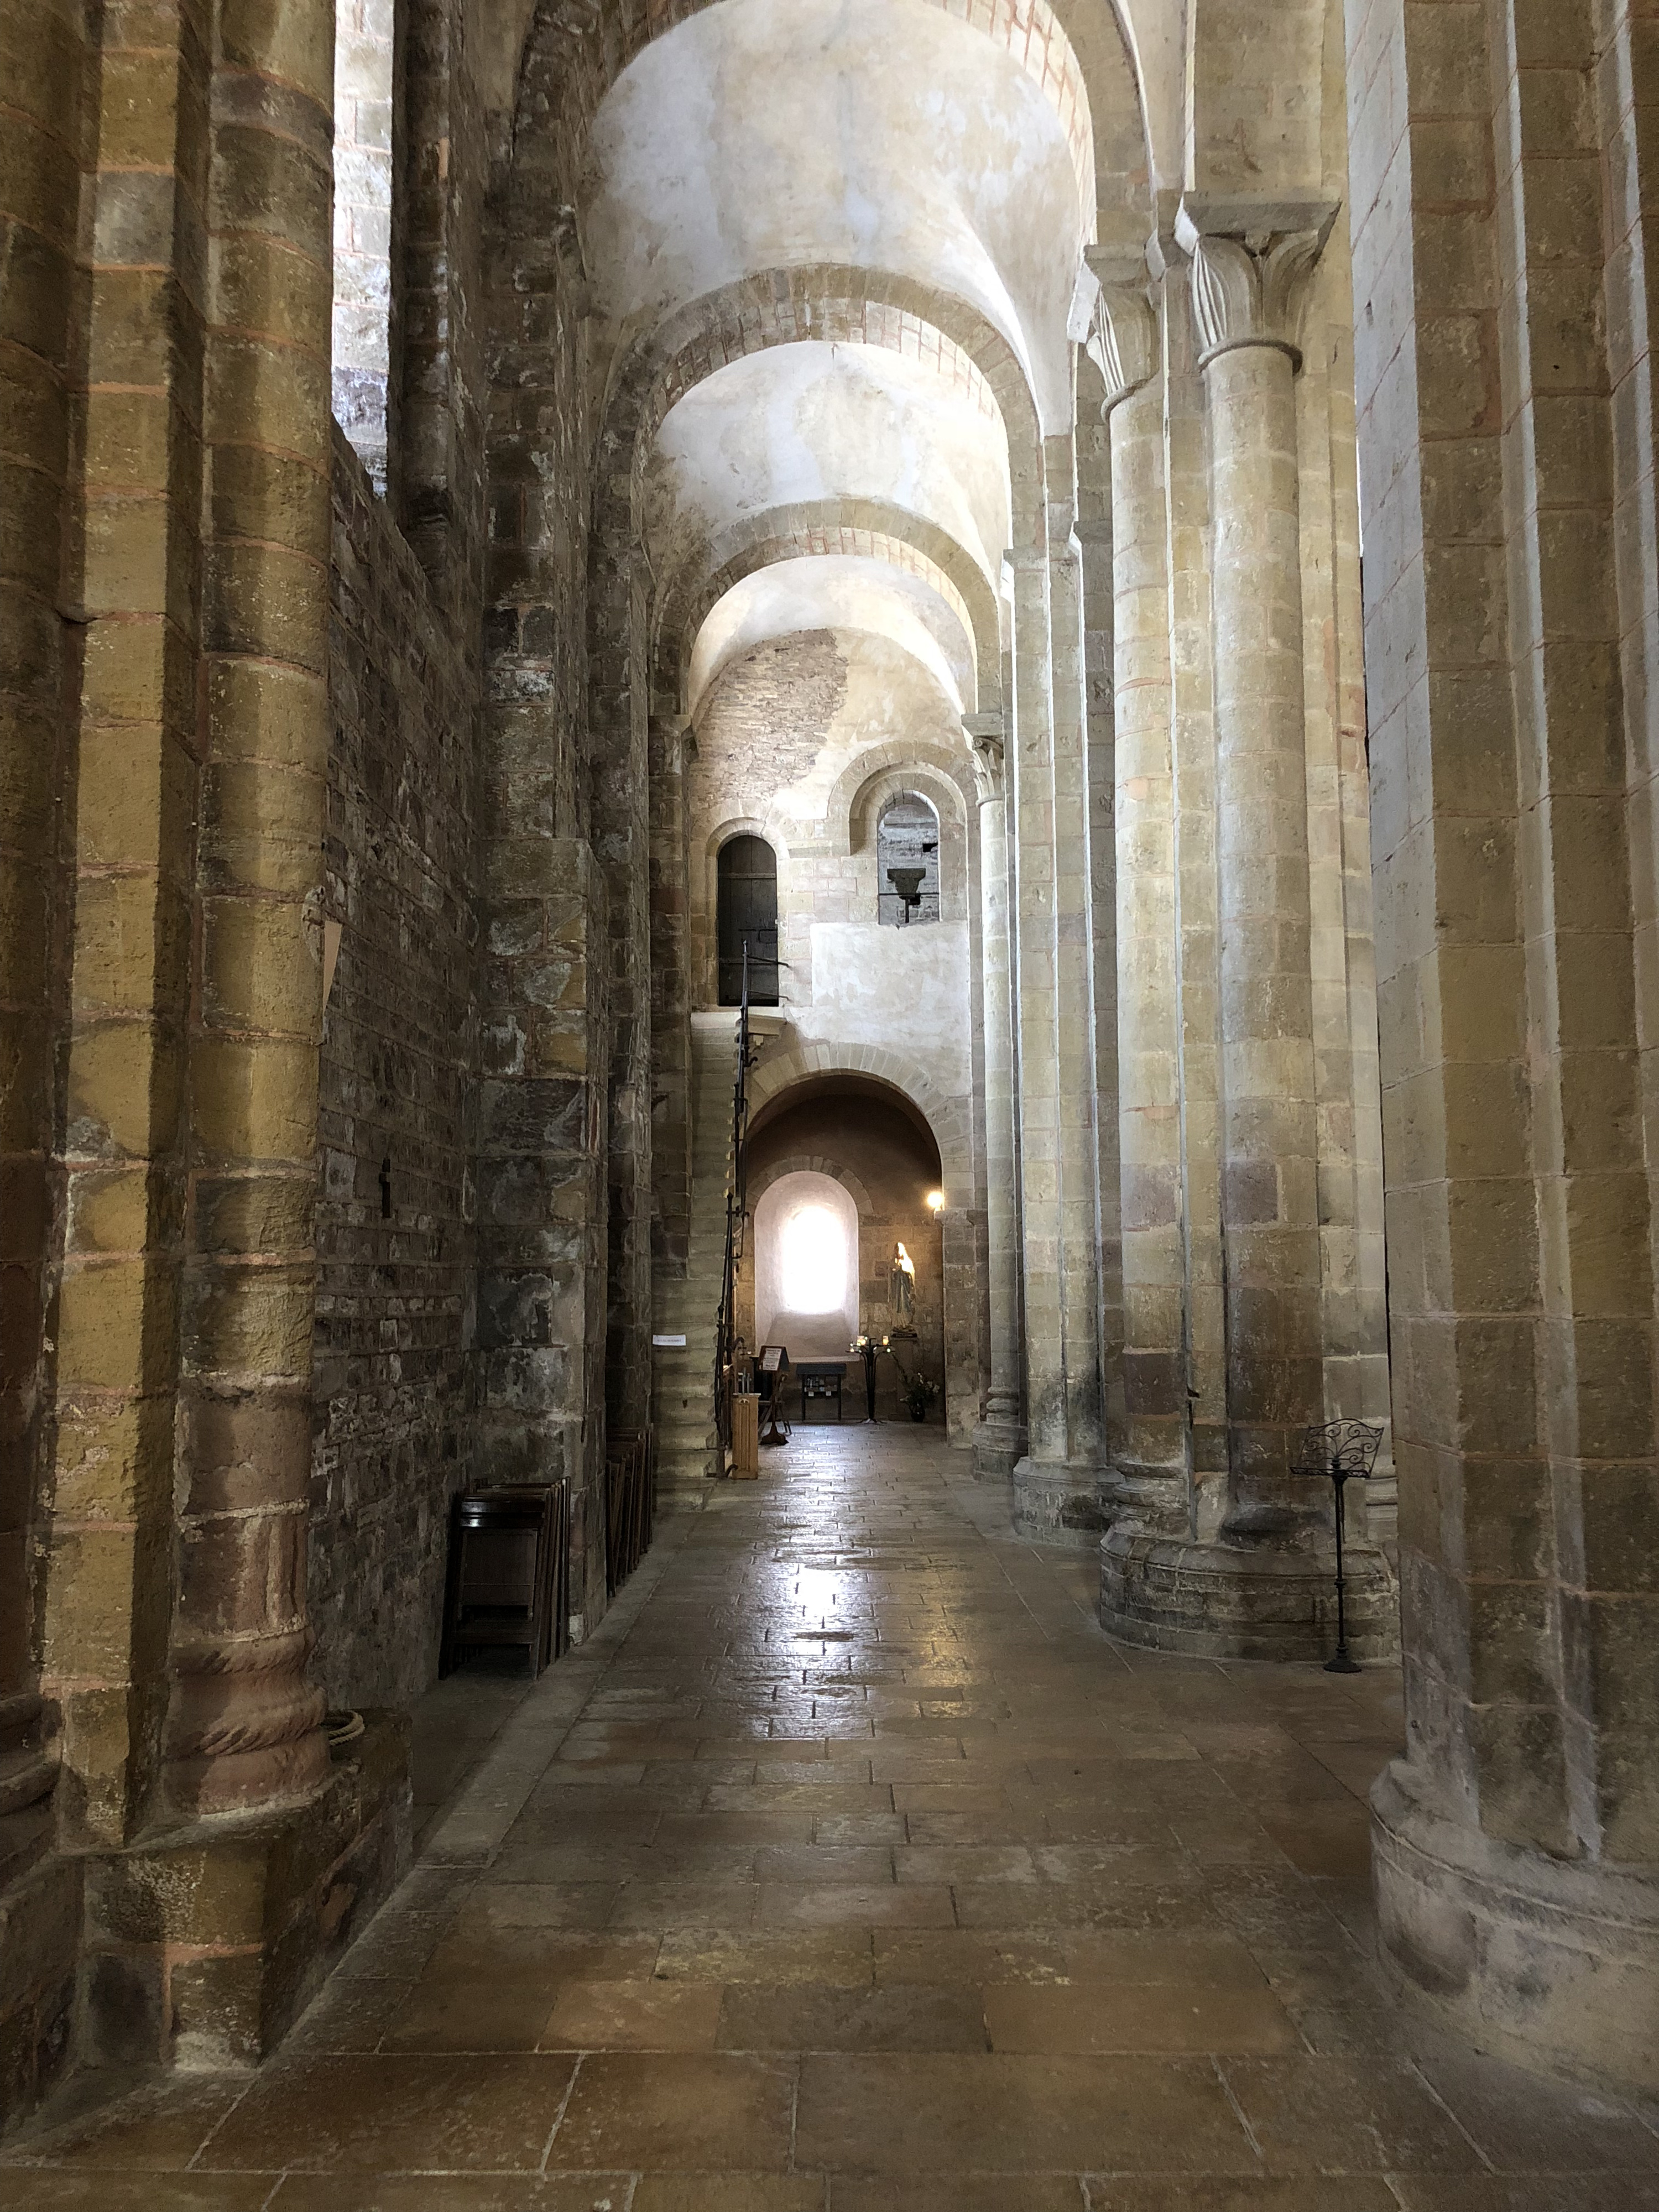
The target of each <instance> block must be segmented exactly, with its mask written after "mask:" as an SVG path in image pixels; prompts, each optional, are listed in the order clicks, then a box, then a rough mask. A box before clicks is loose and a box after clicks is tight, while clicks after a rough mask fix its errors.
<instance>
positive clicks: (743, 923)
mask: <svg viewBox="0 0 1659 2212" xmlns="http://www.w3.org/2000/svg"><path fill="white" fill-rule="evenodd" d="M716 865H717V866H718V868H719V872H720V875H719V894H718V898H717V901H716V921H717V923H718V928H719V941H720V1004H721V1006H738V1005H740V1004H741V1003H742V1000H743V956H744V951H745V950H746V951H747V952H748V954H749V1003H750V1006H776V1005H777V1003H778V862H777V855H776V854H775V853H774V852H773V850H772V848H771V847H770V846H769V844H768V843H767V842H766V840H765V838H764V837H733V838H732V839H731V840H730V841H729V842H727V843H726V844H724V845H722V846H721V847H720V859H719V861H718V862H717V864H716Z"/></svg>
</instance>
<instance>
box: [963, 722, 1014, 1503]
mask: <svg viewBox="0 0 1659 2212" xmlns="http://www.w3.org/2000/svg"><path fill="white" fill-rule="evenodd" d="M963 728H964V729H965V730H966V732H967V734H968V740H969V744H971V745H972V746H973V749H974V780H975V783H976V784H977V786H978V787H979V853H980V870H979V872H980V898H981V911H982V927H981V955H980V962H981V976H980V981H981V988H982V992H983V996H984V1002H985V1179H986V1220H987V1232H988V1244H989V1255H990V1261H989V1264H990V1283H989V1291H990V1313H991V1344H990V1352H991V1381H990V1387H989V1389H987V1392H986V1394H985V1402H984V1405H983V1407H982V1408H981V1413H980V1418H979V1424H978V1426H977V1427H976V1429H975V1432H974V1472H975V1474H977V1475H979V1476H981V1477H982V1478H987V1479H990V1478H997V1477H1005V1476H1006V1475H1009V1474H1012V1472H1013V1468H1014V1463H1015V1462H1016V1461H1017V1460H1018V1458H1019V1455H1020V1454H1021V1452H1022V1451H1023V1450H1024V1441H1025V1439H1024V1424H1023V1422H1022V1421H1021V1419H1020V1392H1019V1212H1018V1205H1017V1203H1016V1195H1015V1188H1014V1175H1015V1161H1014V1095H1013V1094H1014V1078H1013V1029H1012V1006H1011V1000H1010V995H1009V943H1008V825H1007V803H1006V796H1005V787H1004V781H1003V764H1002V716H1001V714H970V715H969V716H968V717H967V718H966V720H964V723H963Z"/></svg>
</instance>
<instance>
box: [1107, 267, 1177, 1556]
mask: <svg viewBox="0 0 1659 2212" xmlns="http://www.w3.org/2000/svg"><path fill="white" fill-rule="evenodd" d="M1091 351H1092V352H1093V353H1094V354H1095V356H1096V359H1097V365H1098V367H1099V368H1100V369H1101V373H1102V376H1103V380H1104V382H1105V386H1106V397H1105V403H1104V406H1103V414H1104V416H1105V418H1106V421H1107V423H1108V425H1109V436H1110V441H1111V469H1112V615H1113V621H1112V635H1113V647H1112V679H1113V680H1112V690H1113V712H1114V739H1115V743H1114V757H1113V768H1114V789H1113V814H1114V822H1115V831H1116V840H1117V866H1116V870H1115V876H1116V896H1117V945H1118V960H1117V1036H1118V1099H1117V1109H1118V1152H1119V1159H1120V1189H1121V1208H1122V1240H1123V1321H1124V1342H1123V1363H1124V1409H1125V1410H1124V1432H1123V1436H1122V1438H1121V1443H1120V1446H1119V1449H1118V1450H1117V1452H1116V1453H1115V1468H1114V1480H1113V1486H1112V1488H1113V1498H1114V1500H1115V1504H1117V1505H1118V1506H1119V1507H1120V1508H1124V1509H1127V1510H1132V1511H1133V1512H1134V1513H1135V1515H1136V1516H1137V1517H1138V1518H1141V1519H1149V1520H1151V1521H1152V1522H1153V1523H1154V1524H1156V1525H1158V1526H1169V1527H1180V1528H1185V1525H1186V1522H1187V1511H1188V1500H1187V1475H1188V1420H1187V1350H1186V1318H1187V1314H1186V1251H1185V1243H1184V1237H1183V1233H1182V1119H1181V1111H1182V1098H1181V975H1180V963H1179V960H1178V957H1177V952H1176V945H1177V936H1176V873H1175V867H1176V861H1175V779H1174V771H1173V763H1172V757H1171V749H1170V712H1171V684H1170V582H1169V564H1168V561H1167V558H1166V553H1165V533H1166V531H1167V528H1168V514H1167V489H1168V488H1167V483H1166V478H1165V467H1164V392H1163V386H1162V383H1161V381H1160V380H1158V377H1157V375H1156V373H1155V372H1156V369H1157V355H1158V349H1157V343H1156V337H1155V332H1154V328H1153V319H1152V310H1151V307H1150V305H1149V302H1148V300H1147V296H1146V270H1145V268H1144V266H1143V267H1142V268H1141V269H1140V270H1139V271H1138V272H1136V273H1132V275H1131V276H1130V279H1129V281H1127V282H1121V283H1107V284H1105V285H1103V289H1102V295H1101V303H1100V313H1099V316H1098V318H1097V325H1096V333H1095V338H1094V339H1093V340H1092V341H1091Z"/></svg>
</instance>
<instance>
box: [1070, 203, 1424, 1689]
mask: <svg viewBox="0 0 1659 2212" xmlns="http://www.w3.org/2000/svg"><path fill="white" fill-rule="evenodd" d="M1333 215H1334V210H1332V209H1331V208H1330V207H1328V206H1311V205H1310V206H1308V207H1305V208H1297V207H1294V206H1291V205H1286V204H1276V205H1274V206H1273V207H1272V208H1270V209H1264V210H1261V211H1260V213H1259V214H1256V215H1252V216H1246V217H1245V218H1244V221H1243V222H1241V221H1240V220H1239V214H1238V210H1236V209H1234V208H1231V207H1228V208H1225V209H1206V208H1203V207H1193V206H1191V205H1188V206H1187V207H1183V209H1182V212H1181V216H1180V218H1179V220H1178V223H1177V229H1176V237H1177V240H1178V242H1179V244H1180V245H1181V246H1182V249H1183V250H1184V251H1185V252H1187V253H1188V255H1189V256H1190V258H1191V262H1192V280H1193V299H1194V313H1195V317H1196V320H1197V324H1198V328H1199V335H1200V366H1201V368H1202V369H1203V372H1204V378H1205V388H1206V404H1207V410H1208V416H1209V430H1210V469H1211V513H1212V541H1213V550H1212V579H1211V586H1212V589H1211V621H1212V644H1213V653H1212V657H1213V665H1214V671H1215V729H1216V876H1217V883H1218V910H1219V921H1220V945H1219V953H1218V975H1217V984H1218V1018H1217V1034H1218V1047H1219V1052H1220V1070H1221V1080H1220V1092H1221V1108H1222V1115H1221V1139H1222V1231H1223V1238H1224V1254H1225V1324H1226V1353H1225V1382H1226V1416H1227V1488H1226V1498H1225V1510H1224V1512H1223V1514H1222V1516H1221V1521H1220V1525H1219V1528H1218V1530H1217V1531H1216V1532H1215V1534H1216V1538H1217V1541H1214V1542H1210V1541H1185V1542H1183V1541H1180V1540H1179V1539H1178V1538H1168V1537H1166V1538H1164V1539H1162V1540H1160V1539H1159V1537H1158V1535H1157V1534H1155V1533H1154V1532H1153V1531H1152V1529H1150V1528H1146V1527H1145V1526H1143V1525H1142V1524H1140V1523H1139V1522H1137V1521H1133V1520H1131V1521H1129V1522H1124V1523H1121V1524H1120V1525H1119V1526H1118V1527H1116V1528H1114V1529H1113V1530H1112V1532H1111V1534H1110V1535H1109V1538H1108V1541H1107V1545H1106V1547H1105V1555H1104V1558H1105V1573H1106V1580H1105V1586H1104V1589H1103V1614H1104V1617H1105V1618H1106V1619H1107V1620H1108V1623H1109V1626H1113V1627H1114V1628H1116V1629H1118V1630H1119V1631H1120V1632H1122V1633H1125V1634H1130V1635H1136V1636H1139V1638H1141V1639H1142V1640H1145V1641H1149V1642H1154V1643H1158V1644H1166V1645H1170V1646H1172V1647H1173V1648H1176V1649H1180V1650H1191V1651H1215V1652H1218V1653H1221V1652H1227V1653H1231V1654H1235V1655H1237V1656H1244V1657H1258V1658H1292V1657H1297V1658H1315V1657H1322V1656H1325V1655H1326V1653H1327V1652H1328V1649H1329V1638H1330V1635H1331V1626H1330V1620H1331V1615H1332V1614H1333V1613H1334V1591H1333V1589H1332V1571H1333V1550H1334V1547H1333V1541H1332V1538H1333V1530H1332V1511H1331V1497H1330V1492H1329V1490H1328V1487H1327V1486H1325V1485H1323V1484H1322V1483H1320V1482H1318V1481H1316V1480H1310V1479H1309V1478H1307V1477H1305V1476H1298V1475H1297V1474H1293V1473H1292V1468H1293V1466H1294V1463H1295V1460H1296V1447H1297V1441H1298V1437H1299V1435H1300V1432H1301V1431H1302V1430H1303V1429H1304V1427H1307V1426H1309V1425H1312V1424H1315V1423H1317V1422H1321V1421H1322V1420H1323V1419H1325V1417H1326V1407H1325V1375H1324V1346H1323V1337H1322V1298H1321V1283H1322V1255H1321V1248H1320V1236H1319V1198H1318V1175H1317V1168H1318V1115H1317V1097H1316V1069H1315V1054H1314V1041H1313V987H1312V971H1311V966H1310V919H1309V876H1308V786H1307V765H1306V752H1305V726H1306V714H1307V708H1306V701H1305V695H1304V656H1303V621H1302V542H1301V519H1300V512H1299V499H1298V460H1297V403H1296V386H1295V379H1296V373H1297V368H1298V366H1299V364H1300V354H1299V351H1298V349H1297V327H1298V323H1299V318H1300V312H1301V305H1302V296H1303V289H1304V285H1305V283H1306V281H1307V278H1308V276H1309V275H1310V271H1311V270H1312V269H1313V267H1314V265H1315V264H1316V261H1317V259H1318V257H1319V253H1320V252H1321V249H1322V246H1323V243H1324V240H1325V236H1326V234H1327V232H1328V228H1329V225H1330V222H1331V220H1332V218H1333ZM1247 222H1248V223H1249V226H1250V227H1249V228H1246V227H1245V224H1246V223H1247ZM1257 223H1259V224H1260V228H1256V227H1255V225H1256V224H1257ZM1194 1534H1195V1535H1198V1536H1202V1535H1207V1534H1208V1532H1207V1531H1206V1530H1201V1529H1200V1530H1195V1531H1194ZM1349 1565H1350V1604H1349V1616H1348V1617H1349V1640H1350V1644H1351V1645H1352V1646H1353V1647H1354V1648H1356V1649H1358V1650H1360V1651H1362V1652H1376V1651H1382V1650H1386V1649H1388V1648H1389V1644H1390V1643H1391V1640H1392V1611H1393V1600H1392V1591H1391V1589H1390V1586H1389V1580H1388V1577H1387V1574H1386V1570H1385V1569H1384V1567H1383V1563H1382V1561H1381V1559H1379V1558H1378V1557H1377V1555H1376V1553H1373V1552H1371V1551H1370V1550H1369V1549H1367V1548H1366V1547H1364V1546H1363V1545H1358V1544H1357V1545H1356V1546H1355V1547H1353V1548H1352V1551H1351V1552H1350V1554H1349Z"/></svg>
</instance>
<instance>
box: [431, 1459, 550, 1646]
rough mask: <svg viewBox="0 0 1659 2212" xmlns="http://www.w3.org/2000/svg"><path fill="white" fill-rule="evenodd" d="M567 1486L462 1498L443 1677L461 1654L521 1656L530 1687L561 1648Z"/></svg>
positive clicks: (456, 1514)
mask: <svg viewBox="0 0 1659 2212" xmlns="http://www.w3.org/2000/svg"><path fill="white" fill-rule="evenodd" d="M568 1493H569V1486H568V1483H567V1482H565V1481H563V1480H560V1481H558V1482H556V1483H548V1484H535V1485H530V1484H526V1485H525V1486H523V1487H522V1488H518V1487H514V1488H511V1489H501V1490H471V1491H463V1492H461V1494H460V1495H459V1497H458V1498H456V1500H455V1503H454V1507H453V1519H452V1522H451V1526H450V1539H449V1574H448V1584H447V1591H446V1595H445V1601H444V1634H443V1650H442V1653H441V1657H440V1660H439V1672H440V1674H449V1673H450V1672H451V1671H452V1670H453V1668H454V1666H455V1664H456V1662H457V1661H458V1659H459V1657H460V1656H461V1655H462V1654H463V1653H464V1652H467V1651H476V1650H501V1649H502V1648H505V1649H507V1650H524V1651H527V1652H528V1653H529V1655H530V1676H531V1680H532V1681H533V1680H535V1678H536V1677H537V1675H538V1674H540V1672H541V1670H542V1668H544V1667H545V1666H546V1665H547V1664H548V1663H549V1662H550V1661H551V1660H554V1659H556V1658H557V1657H558V1656H559V1654H560V1653H561V1652H562V1650H564V1648H565V1632H566V1625H567V1621H568V1614H569V1604H570V1597H569V1581H570V1545H569V1529H570V1516H569V1510H568Z"/></svg>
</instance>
